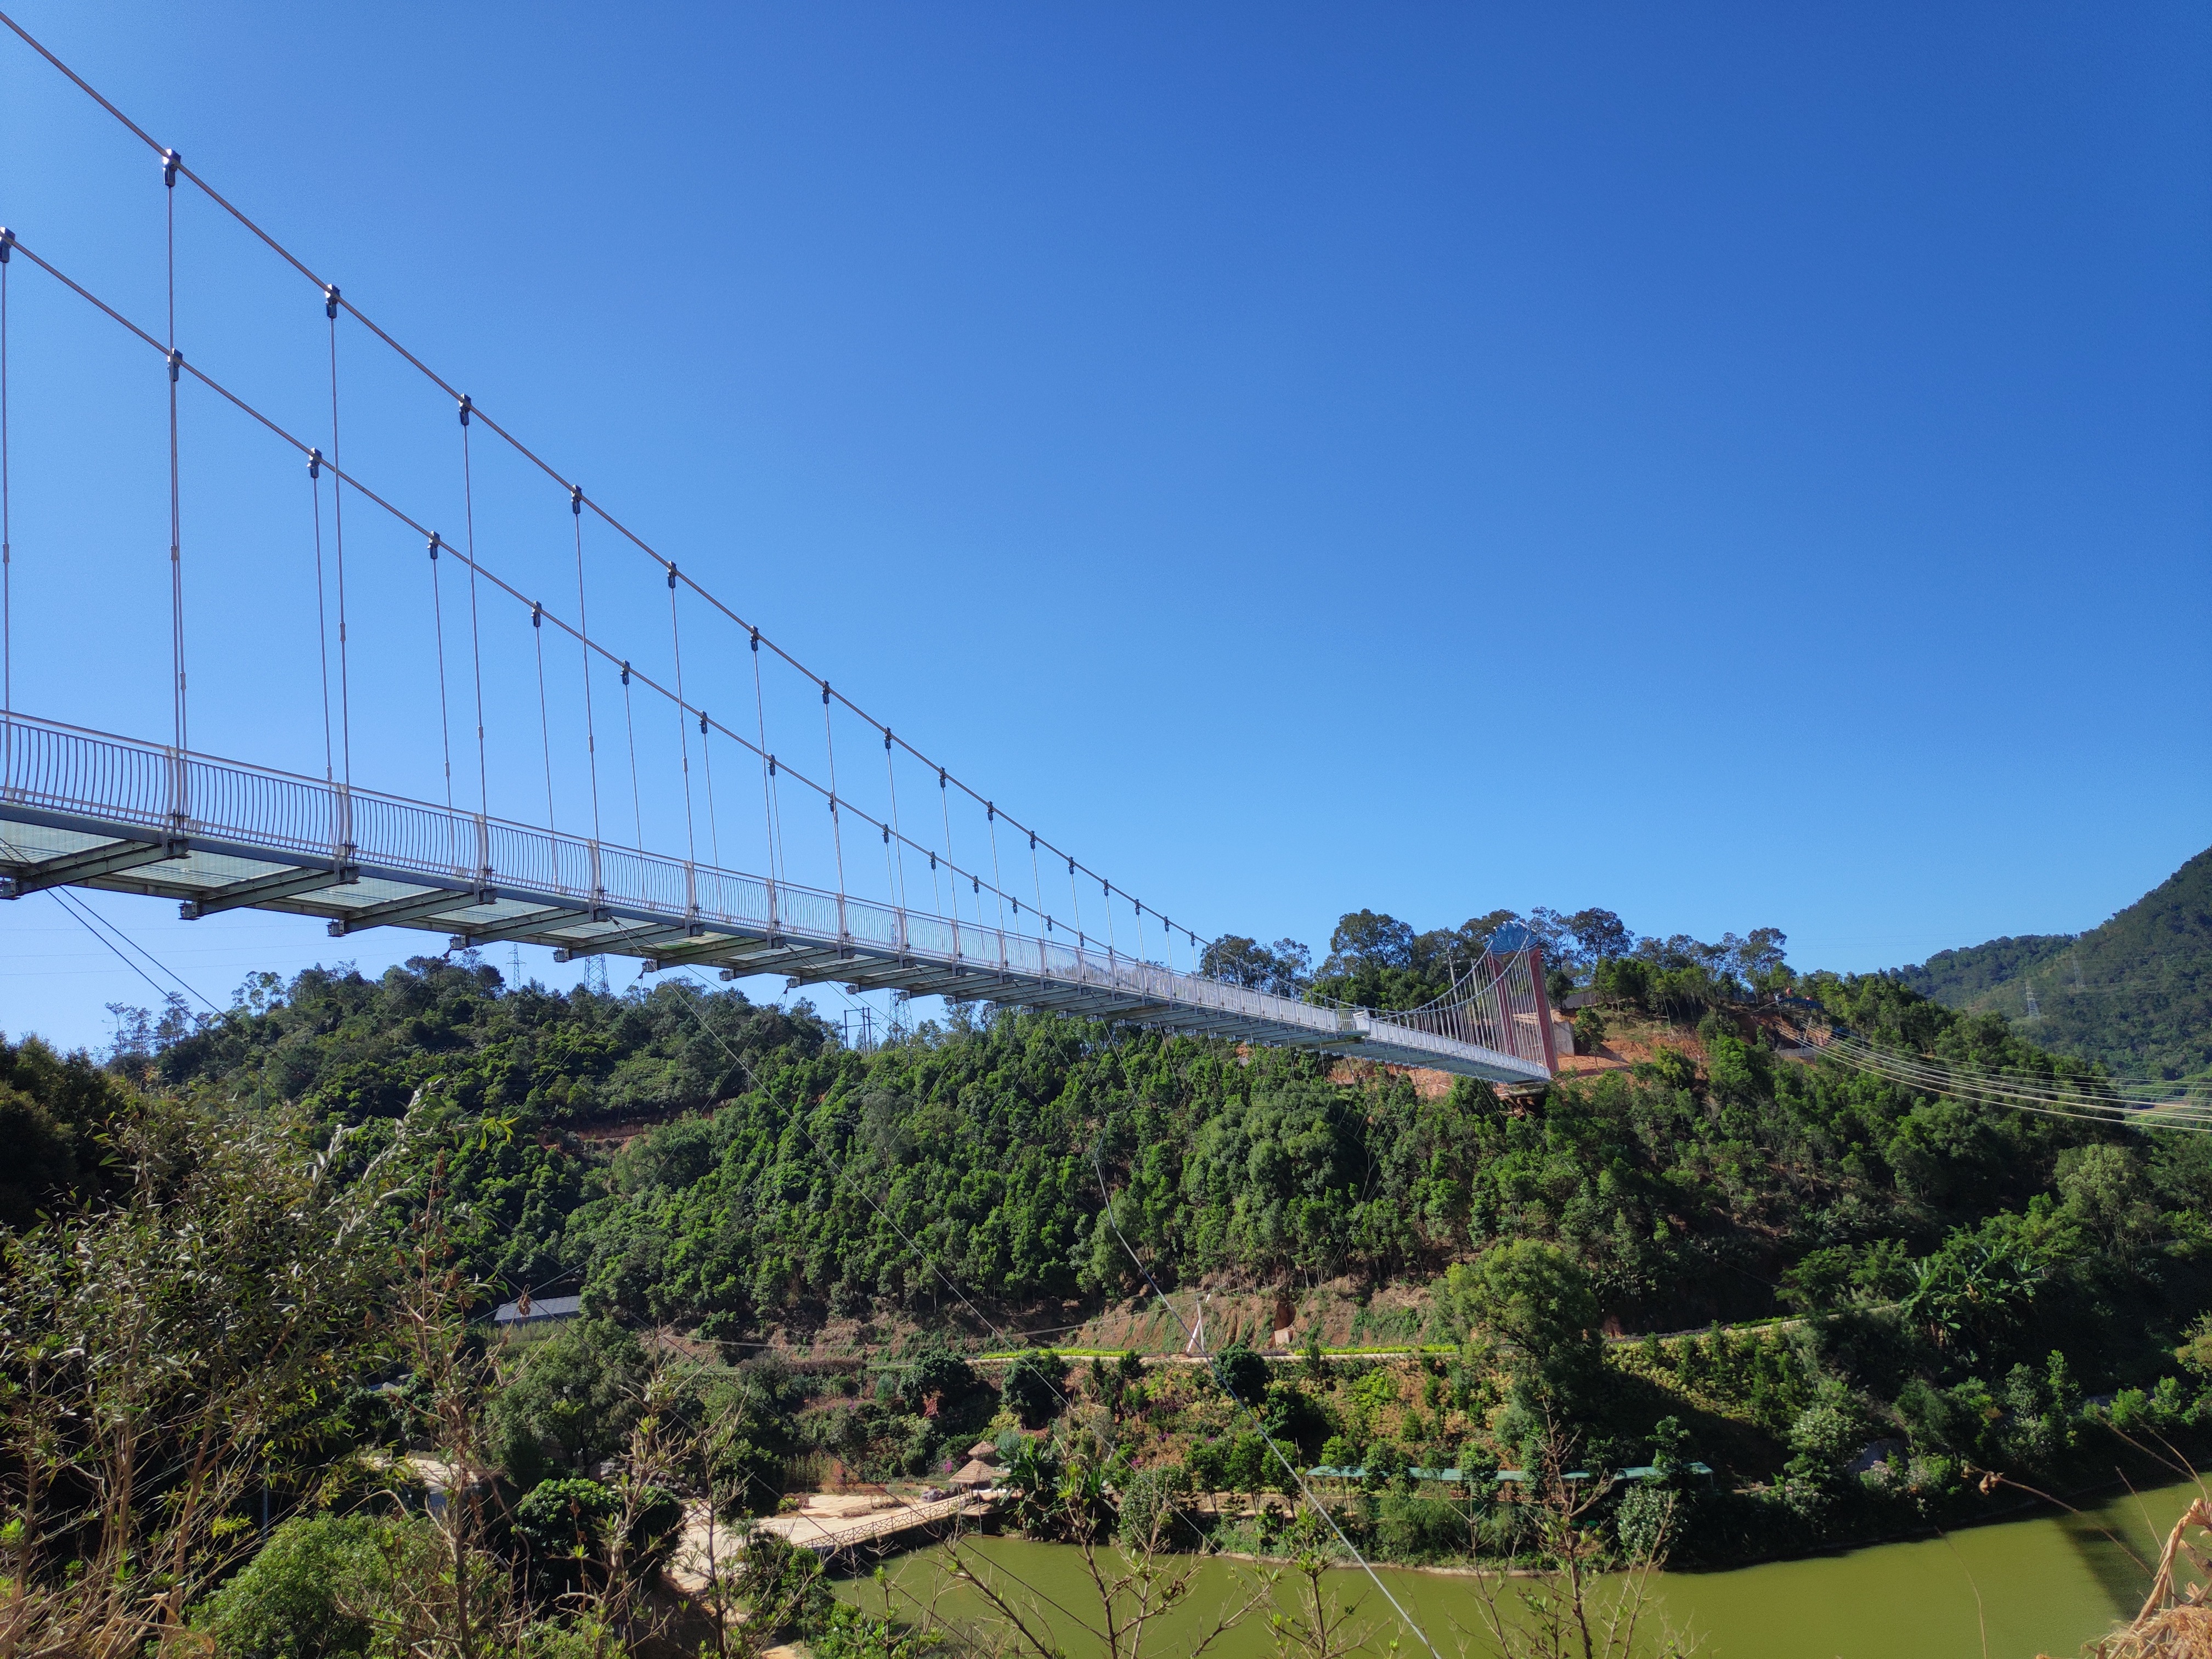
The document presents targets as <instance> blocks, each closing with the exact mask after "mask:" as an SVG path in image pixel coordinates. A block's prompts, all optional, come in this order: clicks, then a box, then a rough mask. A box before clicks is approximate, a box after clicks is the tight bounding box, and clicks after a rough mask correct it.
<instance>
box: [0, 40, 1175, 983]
mask: <svg viewBox="0 0 2212 1659" xmlns="http://www.w3.org/2000/svg"><path fill="white" fill-rule="evenodd" d="M0 23H5V24H6V25H7V27H9V29H10V30H12V31H13V32H14V33H15V34H16V35H17V37H19V38H20V39H21V40H22V41H23V43H24V44H25V45H26V46H29V47H30V48H31V49H32V50H33V52H37V53H38V54H39V55H40V57H41V58H45V59H46V61H47V62H48V63H49V64H52V65H53V67H54V68H55V69H57V70H60V71H61V73H62V74H63V75H64V76H67V77H68V78H69V80H70V82H73V83H75V85H76V87H77V88H79V89H80V90H81V91H82V92H83V93H84V94H85V95H86V96H88V97H89V98H90V99H92V100H93V101H94V102H95V103H97V104H98V105H99V106H100V107H101V108H102V109H104V110H106V112H108V113H109V114H110V115H112V116H113V117H114V118H116V120H117V121H118V122H120V123H121V124H122V125H124V126H125V127H126V128H128V129H129V130H130V131H131V133H132V134H134V135H135V136H136V137H137V138H138V140H139V141H140V142H141V143H143V144H145V145H146V146H147V147H148V148H149V149H152V150H153V151H155V154H157V155H161V157H162V158H163V160H164V164H165V166H168V165H170V164H172V163H173V170H174V172H175V173H177V174H179V175H180V176H182V177H184V178H185V179H190V180H191V182H192V184H193V185H196V186H197V187H198V189H199V190H200V191H201V192H202V193H203V194H204V195H205V196H206V197H208V199H209V200H210V201H211V202H213V203H214V204H216V206H217V207H219V208H221V209H222V210H223V211H224V212H226V213H228V214H229V215H230V216H232V217H233V218H234V219H235V220H237V221H238V222H239V223H240V225H241V226H243V227H244V228H246V230H247V231H249V232H250V233H252V235H253V236H254V237H255V238H256V239H257V240H259V241H260V242H261V243H262V244H263V245H264V246H266V247H268V248H269V250H270V252H273V253H275V254H276V256H277V258H280V259H282V260H283V261H284V263H285V264H289V265H290V266H291V267H292V269H293V270H296V271H298V272H299V273H300V275H301V276H303V277H305V278H307V281H309V282H311V283H313V284H314V285H315V286H316V288H317V289H319V290H321V291H322V292H323V293H324V295H325V296H326V298H328V299H329V300H331V301H332V302H334V303H335V304H337V305H341V306H343V307H345V309H346V310H347V311H348V312H349V313H351V314H352V316H353V318H354V319H355V320H356V321H357V322H359V323H360V324H361V325H362V327H364V328H366V329H367V330H368V331H369V332H370V333H371V334H373V335H374V336H375V337H377V338H378V339H379V340H381V341H382V342H383V343H385V344H386V345H387V346H389V347H390V348H391V349H392V351H393V352H395V353H396V354H398V356H400V357H401V358H402V359H404V361H405V362H407V363H408V364H409V365H410V366H411V367H412V368H415V369H416V371H417V372H418V373H420V374H422V376H423V377H424V378H425V379H427V380H429V381H430V383H431V384H432V385H434V386H437V387H438V388H439V390H441V392H444V393H445V394H446V395H447V397H449V398H453V399H454V400H456V401H457V402H465V401H466V399H465V397H464V395H463V394H462V393H461V392H459V391H457V390H455V388H454V387H453V386H452V385H451V384H450V383H448V382H447V380H445V379H444V377H443V376H441V375H440V374H438V373H437V372H436V371H435V370H434V369H432V368H430V366H429V365H428V363H426V362H423V361H422V359H421V358H420V357H417V356H416V355H415V354H414V353H413V352H411V351H410V350H408V349H407V348H406V347H404V346H403V345H401V344H400V343H399V342H398V340H396V339H394V338H393V337H392V336H391V335H390V334H388V333H387V332H386V331H385V330H384V329H383V328H382V327H380V325H378V324H377V323H376V322H375V321H374V320H373V319H370V318H369V317H368V316H367V315H366V314H365V313H362V310H361V308H360V307H358V306H356V304H355V303H354V302H353V301H350V300H347V299H344V298H343V297H342V296H340V295H339V293H338V289H337V287H336V285H335V284H332V283H325V281H324V280H323V279H322V278H321V277H320V276H318V275H317V274H316V273H315V272H314V271H313V270H311V269H309V267H308V266H307V263H306V262H305V261H304V260H302V259H301V258H299V257H298V256H297V255H296V254H295V253H293V252H291V250H290V249H289V248H287V247H286V246H284V245H283V243H281V242H279V241H278V240H276V238H275V237H274V236H272V235H270V234H269V232H268V231H266V230H264V228H262V227H261V226H260V225H258V224H257V223H256V222H254V221H253V220H252V219H251V218H249V217H248V216H246V214H245V213H244V212H243V211H241V210H240V209H239V208H238V207H237V206H236V205H235V204H233V203H232V202H231V201H230V200H229V199H228V197H225V196H224V195H223V194H222V192H221V191H217V190H216V188H215V187H214V186H213V185H210V184H209V183H208V181H207V180H206V179H203V178H201V177H200V175H199V174H197V173H194V172H193V171H192V170H191V168H190V167H185V165H184V164H183V161H182V159H181V158H179V157H177V156H176V155H175V153H174V152H173V151H171V150H168V149H165V148H164V147H163V146H162V145H161V143H158V142H156V141H155V138H154V137H153V136H152V135H151V134H149V132H147V131H146V130H145V129H144V128H143V127H141V126H140V125H138V124H137V122H135V121H133V120H131V118H130V117H129V116H127V115H125V114H124V112H122V111H121V110H120V109H118V107H117V106H115V105H114V104H112V103H111V102H109V101H108V100H107V99H106V98H105V97H102V96H101V95H100V93H99V92H98V91H96V90H95V89H94V88H93V86H92V85H91V83H90V82H87V81H86V80H85V79H84V77H83V76H81V75H79V74H77V73H76V70H72V69H70V66H69V65H68V64H64V62H62V60H61V59H60V58H58V57H56V56H55V55H54V54H53V53H52V52H49V51H48V50H47V49H46V47H45V46H43V45H41V44H40V42H39V41H38V40H36V39H35V38H33V36H32V35H31V34H30V33H28V32H27V30H25V29H24V28H23V27H22V26H21V24H19V23H17V22H16V21H15V20H14V19H13V18H12V17H9V16H8V15H6V14H5V13H4V12H0ZM40 263H41V264H44V263H45V262H44V261H40ZM47 268H48V269H50V270H51V269H52V267H50V266H49V267H47ZM72 286H74V284H72ZM80 291H81V290H80ZM172 343H173V342H172ZM475 412H476V414H477V416H478V417H479V418H481V419H482V420H483V422H484V424H485V425H486V426H487V427H489V428H491V430H492V432H493V433H494V434H495V435H497V436H498V437H500V438H501V439H502V440H504V441H506V442H507V444H508V446H509V447H512V448H513V450H514V451H515V453H517V454H519V455H520V456H521V457H522V458H523V459H526V460H527V461H528V462H530V464H531V465H533V466H535V467H537V468H538V470H539V471H542V472H544V474H545V475H546V477H549V478H550V479H552V480H553V481H554V482H555V483H557V484H559V485H560V486H561V488H562V489H564V490H568V491H570V492H572V500H573V499H574V496H573V492H574V490H575V489H576V486H575V484H574V483H573V481H571V480H569V479H568V478H565V477H562V475H561V474H560V473H559V472H558V471H556V470H555V469H554V468H553V467H552V466H551V465H549V464H548V463H547V462H546V461H545V460H544V459H543V458H542V457H540V456H539V455H538V454H537V453H536V452H534V451H533V450H532V449H531V448H530V447H528V446H527V445H526V444H524V443H523V442H522V441H521V440H520V439H519V438H517V437H516V436H515V435H513V433H511V432H509V431H508V430H507V428H505V427H503V426H501V424H500V423H499V422H497V421H495V420H494V419H493V418H492V417H491V416H489V415H485V414H484V413H483V410H476V411H475ZM331 460H332V464H333V470H335V465H336V462H337V447H336V444H335V442H333V444H332V447H331ZM590 506H591V508H592V512H594V513H598V514H599V518H600V520H602V521H603V522H604V523H605V524H606V525H607V526H608V527H609V528H611V529H612V530H613V531H614V532H616V533H617V534H618V535H620V536H621V537H622V538H623V539H624V540H626V541H628V542H629V543H630V544H632V545H633V546H635V547H636V548H637V549H638V550H639V551H641V553H643V554H645V555H646V556H647V557H649V558H651V559H652V560H653V561H654V562H656V563H658V564H659V565H660V566H661V567H662V568H663V569H665V570H666V571H667V572H668V573H669V574H671V576H672V575H674V574H676V567H675V564H674V562H672V561H671V560H669V559H667V558H665V557H664V556H662V555H661V554H660V553H659V552H658V551H657V550H654V549H653V547H652V546H651V545H650V544H647V542H646V541H645V540H644V539H643V538H641V537H640V536H638V535H637V533H636V532H634V531H632V530H631V529H630V528H629V526H626V525H624V524H623V523H622V522H621V521H620V520H617V519H616V518H615V517H614V516H613V515H612V514H611V513H608V512H607V510H606V509H605V507H603V506H601V505H600V504H599V502H598V501H592V502H590ZM471 552H473V548H471ZM683 580H684V581H685V582H686V583H687V584H689V586H690V588H691V590H692V591H693V592H695V593H696V594H698V595H699V597H700V598H702V599H704V600H706V601H707V603H708V605H711V606H713V607H714V609H715V610H716V611H720V612H721V613H722V614H723V616H725V617H727V618H728V619H729V620H730V621H731V622H732V623H735V624H736V625H737V626H738V627H739V628H741V629H747V630H748V631H749V632H754V633H757V629H755V627H754V625H753V624H751V623H747V622H746V621H745V620H744V618H743V617H739V616H738V613H737V612H736V611H733V610H732V609H731V608H730V607H729V606H728V605H725V604H724V603H723V602H722V601H721V600H720V599H719V598H717V597H716V596H715V595H714V594H713V593H711V592H708V590H707V589H706V588H705V587H704V586H701V584H700V583H699V582H698V581H697V580H695V579H694V578H692V577H690V576H689V575H685V576H684V578H683ZM341 635H343V624H342V625H341ZM760 637H761V638H762V639H763V642H764V643H766V644H767V646H768V647H769V650H771V651H773V652H775V654H776V655H777V656H779V657H781V659H783V660H784V661H785V662H786V663H787V665H790V666H791V667H792V668H793V669H794V670H796V671H798V672H799V674H801V675H802V676H804V677H805V678H806V679H808V680H809V681H810V682H812V683H815V684H820V683H822V678H821V677H820V676H818V675H817V674H815V673H814V672H813V671H811V669H809V668H808V667H807V666H806V665H805V664H804V663H802V662H800V661H799V659H798V658H797V657H795V656H793V654H792V653H790V652H788V651H787V650H786V649H785V648H784V647H782V646H781V645H779V644H777V643H776V642H775V641H774V640H772V639H769V638H767V636H765V635H761V636H760ZM341 659H342V660H341V671H340V678H341V680H342V681H343V639H342V640H341ZM838 698H839V701H841V702H844V703H845V706H846V707H847V708H848V709H850V710H851V711H852V712H853V713H854V714H857V715H859V716H860V719H861V720H862V721H863V722H865V723H866V724H867V725H869V726H874V727H876V728H877V729H878V730H880V729H882V727H883V726H884V724H885V722H884V721H882V720H877V719H876V718H874V717H873V716H872V715H871V714H868V712H867V711H866V710H865V709H863V708H860V705H859V704H857V703H855V702H852V701H851V699H849V698H848V697H845V696H843V694H842V693H839V694H838ZM341 703H342V706H343V697H342V698H341ZM479 714H481V709H479ZM479 724H480V725H481V721H479ZM897 741H898V743H899V744H900V745H901V746H902V747H903V748H905V749H906V750H907V751H908V753H909V754H911V755H912V756H913V757H915V759H916V760H918V761H920V762H921V763H922V765H923V766H924V767H926V768H928V769H933V770H935V771H938V772H939V774H940V775H944V776H945V777H946V778H947V780H948V781H949V782H950V783H957V784H958V785H959V787H960V788H961V790H962V791H963V793H966V794H967V796H968V797H969V799H971V800H972V801H974V802H975V805H978V806H984V805H988V803H987V800H986V799H985V797H984V796H983V795H982V794H981V793H979V792H978V791H976V790H975V788H973V787H971V786H969V784H967V783H966V782H964V781H962V780H960V779H958V778H954V777H951V775H950V774H949V772H947V771H946V769H945V767H944V766H943V765H942V764H941V763H939V762H936V761H933V760H932V759H930V757H928V756H927V755H925V754H923V753H922V752H921V750H919V749H916V748H915V746H914V745H913V744H911V743H909V742H908V740H907V739H906V738H899V739H898V740H897ZM1002 816H1005V817H1006V821H1007V822H1008V823H1010V824H1012V826H1013V827H1014V828H1015V829H1017V830H1021V831H1026V830H1027V829H1029V827H1030V826H1028V825H1026V824H1024V823H1021V822H1020V821H1019V820H1018V819H1017V818H1015V817H1013V816H1012V814H1004V815H1002ZM1044 846H1045V848H1046V850H1048V852H1050V853H1052V854H1054V856H1055V857H1066V858H1069V859H1073V856H1074V855H1073V854H1070V853H1067V852H1066V849H1064V848H1060V847H1057V846H1055V845H1054V843H1053V842H1051V841H1050V840H1049V839H1048V838H1047V839H1045V841H1044ZM917 850H920V849H917ZM1079 868H1080V869H1081V870H1082V872H1083V873H1084V874H1085V875H1089V876H1091V877H1093V878H1096V879H1097V880H1100V881H1102V882H1104V881H1105V879H1106V878H1104V877H1103V876H1101V875H1099V873H1098V872H1096V871H1093V870H1091V869H1089V868H1088V867H1087V866H1080V865H1079ZM1107 885H1108V886H1109V889H1110V887H1111V884H1110V883H1107ZM1109 896H1110V893H1109ZM1000 897H1001V898H1002V899H1003V898H1005V897H1006V895H1004V894H1001V895H1000ZM979 920H980V917H979ZM1186 931H1188V930H1186ZM1077 933H1078V937H1079V938H1080V937H1081V928H1080V926H1079V927H1078V929H1077ZM1190 937H1191V939H1192V940H1193V941H1194V943H1195V942H1196V940H1197V936H1196V935H1195V934H1191V935H1190Z"/></svg>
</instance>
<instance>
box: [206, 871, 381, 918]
mask: <svg viewBox="0 0 2212 1659" xmlns="http://www.w3.org/2000/svg"><path fill="white" fill-rule="evenodd" d="M360 879H361V872H360V871H358V870H356V869H355V868H354V867H353V866H351V865H345V866H341V867H339V868H337V869H336V870H281V871H279V872H276V874H275V875H270V876H256V877H254V878H252V880H250V881H234V882H232V883H230V884H228V886H224V887H210V889H208V890H207V891H206V892H204V893H200V894H197V895H195V896H193V897H191V898H188V899H185V900H183V901H182V902H179V904H178V906H177V914H178V915H179V916H181V917H182V918H183V919H184V920H185V921H202V920H204V919H205V918H206V917H209V916H213V915H221V914H222V912H223V911H225V910H238V909H243V908H246V906H248V905H252V904H267V903H269V902H271V901H273V900H276V899H284V898H297V897H299V896H301V894H302V893H314V892H319V891H321V890H323V889H324V888H325V887H350V886H352V885H354V884H356V883H357V882H358V881H360Z"/></svg>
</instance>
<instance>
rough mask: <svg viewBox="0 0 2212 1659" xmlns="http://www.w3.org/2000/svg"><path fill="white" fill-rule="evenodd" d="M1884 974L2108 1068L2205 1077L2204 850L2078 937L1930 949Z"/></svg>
mask: <svg viewBox="0 0 2212 1659" xmlns="http://www.w3.org/2000/svg"><path fill="white" fill-rule="evenodd" d="M1892 977H1893V978H1895V979H1897V980H1899V981H1902V982H1903V983H1904V984H1905V985H1908V986H1910V987H1911V988H1912V989H1914V990H1916V991H1917V992H1919V993H1920V994H1922V995H1923V996H1925V997H1929V998H1930V999H1932V1000H1935V1001H1937V1002H1941V1003H1942V1004H1943V1005H1944V1006H1947V1007H1950V1008H1955V1009H1958V1010H1960V1011H1961V1012H1974V1013H1996V1014H2002V1015H2004V1016H2005V1017H2006V1018H2008V1019H2010V1020H2012V1021H2014V1022H2015V1024H2018V1025H2019V1026H2020V1028H2021V1034H2022V1035H2023V1036H2030V1037H2033V1040H2034V1041H2035V1042H2037V1043H2038V1044H2039V1045H2040V1046H2042V1047H2044V1048H2048V1049H2051V1050H2052V1051H2053V1052H2055V1053H2058V1054H2072V1055H2075V1056H2076V1057H2078V1058H2080V1059H2083V1060H2094V1061H2096V1062H2098V1063H2099V1064H2100V1065H2103V1066H2107V1067H2109V1068H2111V1069H2112V1070H2113V1071H2116V1072H2126V1073H2149V1074H2151V1075H2154V1076H2158V1077H2163V1078H2169V1079H2178V1078H2184V1077H2197V1076H2202V1075H2204V1074H2207V1073H2212V848H2208V849H2207V850H2206V851H2204V852H2202V853H2199V854H2197V855H2196V856H2195V857H2194V858H2192V859H2190V860H2187V861H2186V862H2185V863H2184V864H2183V865H2182V866H2181V867H2180V868H2179V869H2178V870H2176V871H2175V872H2173V874H2172V875H2171V876H2169V877H2167V878H2166V880H2164V881H2163V882H2161V883H2160V884H2158V885H2157V886H2156V887H2154V888H2153V889H2152V890H2150V891H2149V892H2148V893H2146V894H2144V895H2143V896H2142V897H2141V898H2139V899H2137V900H2136V902H2134V903H2133V904H2130V905H2129V906H2127V907H2126V908H2124V909H2122V910H2120V911H2118V912H2117V913H2116V914H2114V915H2112V916H2111V917H2110V918H2108V919H2107V920H2106V921H2103V922H2101V923H2100V924H2099V925H2098V926H2097V927H2092V928H2090V929H2088V930H2087V932H2084V933H2028V934H2021V935H2017V936H2013V937H2008V938H2003V939H1990V940H1988V941H1987V942H1985V943H1984V944H1981V945H1968V946H1966V947H1964V948H1962V949H1959V950H1954V951H1938V952H1936V955H1934V956H1932V957H1929V958H1928V960H1927V961H1926V962H1924V963H1916V964H1914V965H1912V966H1910V967H1905V968H1900V969H1896V970H1894V972H1893V975H1892Z"/></svg>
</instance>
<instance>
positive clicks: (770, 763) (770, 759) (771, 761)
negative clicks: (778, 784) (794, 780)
mask: <svg viewBox="0 0 2212 1659" xmlns="http://www.w3.org/2000/svg"><path fill="white" fill-rule="evenodd" d="M768 775H769V776H770V777H774V776H775V756H773V755H770V756H769V757H768Z"/></svg>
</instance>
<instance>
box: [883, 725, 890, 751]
mask: <svg viewBox="0 0 2212 1659" xmlns="http://www.w3.org/2000/svg"><path fill="white" fill-rule="evenodd" d="M890 751H891V729H890V726H885V727H884V753H885V754H886V755H888V754H890Z"/></svg>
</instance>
